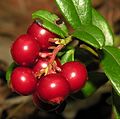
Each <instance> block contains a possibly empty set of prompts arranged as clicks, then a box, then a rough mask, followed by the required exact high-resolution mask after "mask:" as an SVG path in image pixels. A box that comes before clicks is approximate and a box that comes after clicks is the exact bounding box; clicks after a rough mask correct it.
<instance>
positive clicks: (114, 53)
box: [101, 46, 120, 95]
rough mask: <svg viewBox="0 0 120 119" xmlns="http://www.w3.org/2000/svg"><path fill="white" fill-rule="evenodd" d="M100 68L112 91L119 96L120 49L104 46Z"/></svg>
mask: <svg viewBox="0 0 120 119" xmlns="http://www.w3.org/2000/svg"><path fill="white" fill-rule="evenodd" d="M103 52H104V57H103V59H102V62H101V64H102V67H103V70H104V71H105V74H106V75H107V77H108V78H109V80H110V81H111V83H112V85H113V87H114V89H115V90H116V92H117V93H118V95H120V49H118V48H115V47H111V46H106V47H104V49H103Z"/></svg>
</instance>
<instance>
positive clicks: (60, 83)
mask: <svg viewBox="0 0 120 119" xmlns="http://www.w3.org/2000/svg"><path fill="white" fill-rule="evenodd" d="M69 91H70V87H69V84H68V82H67V81H66V79H65V78H64V77H62V76H61V75H59V74H48V75H46V76H44V77H42V78H41V79H40V80H39V82H38V85H37V95H38V96H39V98H41V99H43V100H44V101H47V102H50V103H54V104H60V103H61V102H63V101H64V99H65V98H66V97H67V96H68V95H69Z"/></svg>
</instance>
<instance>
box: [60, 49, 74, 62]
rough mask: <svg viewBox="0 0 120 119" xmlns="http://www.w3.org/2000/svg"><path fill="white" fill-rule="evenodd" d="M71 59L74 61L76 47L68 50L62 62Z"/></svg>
mask: <svg viewBox="0 0 120 119" xmlns="http://www.w3.org/2000/svg"><path fill="white" fill-rule="evenodd" d="M69 61H74V49H71V50H68V51H67V52H66V53H65V54H64V55H63V56H62V58H61V63H62V64H64V63H66V62H69Z"/></svg>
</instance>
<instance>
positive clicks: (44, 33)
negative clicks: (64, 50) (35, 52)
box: [27, 22, 57, 50]
mask: <svg viewBox="0 0 120 119" xmlns="http://www.w3.org/2000/svg"><path fill="white" fill-rule="evenodd" d="M27 33H28V34H29V35H31V36H32V37H33V38H34V39H36V40H37V41H38V42H39V45H40V48H41V49H42V50H47V49H48V47H49V46H51V43H50V42H49V41H48V40H49V38H55V37H57V36H56V35H55V34H54V33H52V32H50V31H49V30H47V29H45V28H43V27H42V26H41V25H40V24H38V23H37V22H33V23H32V25H31V26H30V27H29V28H28V31H27Z"/></svg>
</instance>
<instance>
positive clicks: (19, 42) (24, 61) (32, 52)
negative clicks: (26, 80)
mask: <svg viewBox="0 0 120 119" xmlns="http://www.w3.org/2000/svg"><path fill="white" fill-rule="evenodd" d="M39 50H40V48H39V45H38V43H37V41H35V40H33V39H32V38H31V37H30V36H29V35H27V34H26V35H21V36H20V37H18V38H17V39H16V40H15V41H14V43H13V44H12V47H11V55H12V58H13V59H14V61H15V62H16V63H18V64H20V65H22V66H30V65H32V64H33V63H34V61H35V60H36V58H37V56H38V55H39Z"/></svg>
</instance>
